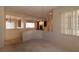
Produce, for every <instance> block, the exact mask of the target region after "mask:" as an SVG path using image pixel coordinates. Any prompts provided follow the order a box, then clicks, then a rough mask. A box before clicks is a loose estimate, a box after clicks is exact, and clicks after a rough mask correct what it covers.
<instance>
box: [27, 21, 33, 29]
mask: <svg viewBox="0 0 79 59" xmlns="http://www.w3.org/2000/svg"><path fill="white" fill-rule="evenodd" d="M26 28H35V23H31V22H27V23H26Z"/></svg>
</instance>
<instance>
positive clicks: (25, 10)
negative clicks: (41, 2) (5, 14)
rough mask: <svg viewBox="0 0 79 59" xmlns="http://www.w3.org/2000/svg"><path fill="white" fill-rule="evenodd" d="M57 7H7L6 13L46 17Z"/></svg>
mask: <svg viewBox="0 0 79 59" xmlns="http://www.w3.org/2000/svg"><path fill="white" fill-rule="evenodd" d="M53 8H55V6H7V7H6V11H13V12H16V13H17V12H18V13H21V14H25V15H27V16H33V17H46V16H47V14H48V12H49V11H50V10H51V9H53Z"/></svg>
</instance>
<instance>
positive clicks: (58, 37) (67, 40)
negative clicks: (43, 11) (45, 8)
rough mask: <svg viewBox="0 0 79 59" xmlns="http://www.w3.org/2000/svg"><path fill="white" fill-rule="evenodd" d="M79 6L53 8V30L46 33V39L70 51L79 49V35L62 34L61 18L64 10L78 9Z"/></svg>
mask: <svg viewBox="0 0 79 59" xmlns="http://www.w3.org/2000/svg"><path fill="white" fill-rule="evenodd" d="M77 9H79V7H58V8H56V9H54V10H53V23H54V24H53V26H52V28H53V31H52V32H51V33H48V34H45V36H44V37H45V39H47V40H49V41H51V42H52V44H54V45H56V46H58V47H61V48H63V49H65V50H68V51H79V37H78V36H70V35H63V34H61V26H60V25H61V19H60V14H61V13H62V12H66V11H71V10H77Z"/></svg>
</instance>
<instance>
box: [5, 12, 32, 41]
mask: <svg viewBox="0 0 79 59" xmlns="http://www.w3.org/2000/svg"><path fill="white" fill-rule="evenodd" d="M5 13H6V15H12V16H17V17H22V18H23V19H22V20H23V21H24V20H25V17H26V16H25V15H23V14H20V13H15V12H12V11H5ZM15 21H16V20H15ZM31 30H33V29H31ZM5 31H6V35H5V38H6V39H5V40H21V39H22V33H23V32H24V31H28V29H11V30H9V29H5Z"/></svg>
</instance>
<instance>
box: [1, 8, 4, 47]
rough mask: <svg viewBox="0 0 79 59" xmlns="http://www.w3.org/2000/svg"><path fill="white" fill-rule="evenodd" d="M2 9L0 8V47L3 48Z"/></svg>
mask: <svg viewBox="0 0 79 59" xmlns="http://www.w3.org/2000/svg"><path fill="white" fill-rule="evenodd" d="M4 35H5V30H4V7H0V47H3V46H4V39H5V37H4Z"/></svg>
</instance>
